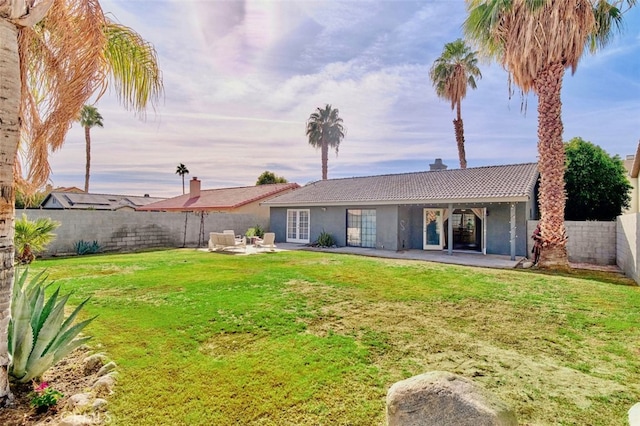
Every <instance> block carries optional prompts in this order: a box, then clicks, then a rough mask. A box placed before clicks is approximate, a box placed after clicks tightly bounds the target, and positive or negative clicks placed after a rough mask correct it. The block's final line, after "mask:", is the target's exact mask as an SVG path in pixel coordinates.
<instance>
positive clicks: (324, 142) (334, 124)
mask: <svg viewBox="0 0 640 426" xmlns="http://www.w3.org/2000/svg"><path fill="white" fill-rule="evenodd" d="M307 137H308V138H309V145H311V146H313V147H314V148H320V150H321V152H322V179H323V180H326V179H327V163H328V161H329V159H328V157H329V147H331V148H335V150H336V155H338V148H339V146H340V142H341V141H342V139H343V138H344V127H343V126H342V118H340V117H338V109H337V108H335V109H333V108H331V105H329V104H327V105H325V107H324V108H317V109H316V112H314V113H313V114H311V115H310V116H309V120H307Z"/></svg>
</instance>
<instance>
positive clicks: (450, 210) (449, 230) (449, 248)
mask: <svg viewBox="0 0 640 426" xmlns="http://www.w3.org/2000/svg"><path fill="white" fill-rule="evenodd" d="M447 212H448V213H449V217H448V219H449V222H448V224H447V241H448V243H447V253H448V254H449V256H452V255H453V204H449V208H448V209H447Z"/></svg>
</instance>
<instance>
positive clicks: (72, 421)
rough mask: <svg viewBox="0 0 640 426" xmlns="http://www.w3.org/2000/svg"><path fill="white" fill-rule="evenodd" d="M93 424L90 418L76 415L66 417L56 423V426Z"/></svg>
mask: <svg viewBox="0 0 640 426" xmlns="http://www.w3.org/2000/svg"><path fill="white" fill-rule="evenodd" d="M91 424H93V420H92V419H91V417H87V416H80V415H77V414H74V415H71V416H66V417H64V418H62V419H61V420H60V421H59V422H58V426H86V425H91Z"/></svg>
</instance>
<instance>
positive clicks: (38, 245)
mask: <svg viewBox="0 0 640 426" xmlns="http://www.w3.org/2000/svg"><path fill="white" fill-rule="evenodd" d="M58 226H60V222H56V221H55V220H52V219H51V218H48V217H42V218H40V219H36V220H29V219H28V218H27V215H26V214H24V213H23V214H22V218H20V219H16V222H15V240H14V241H15V246H16V261H17V262H19V263H23V264H24V263H31V262H33V260H34V259H35V258H36V256H35V255H36V253H39V252H41V251H43V250H44V249H45V247H46V246H47V244H49V243H50V242H51V241H52V240H53V239H54V238H55V236H56V234H54V233H53V231H54V230H55V229H56V228H57V227H58Z"/></svg>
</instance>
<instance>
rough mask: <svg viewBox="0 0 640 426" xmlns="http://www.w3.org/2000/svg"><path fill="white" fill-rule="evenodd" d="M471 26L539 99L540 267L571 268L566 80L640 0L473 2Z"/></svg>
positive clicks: (469, 0) (479, 41) (477, 39)
mask: <svg viewBox="0 0 640 426" xmlns="http://www.w3.org/2000/svg"><path fill="white" fill-rule="evenodd" d="M467 3H468V5H467V6H468V10H469V16H468V17H467V20H466V21H465V24H464V26H465V32H466V34H467V35H468V36H469V37H470V38H472V39H473V40H474V41H475V42H476V43H477V44H478V46H479V47H480V49H481V50H482V51H483V53H485V54H487V55H488V56H489V57H492V58H495V59H496V60H498V61H499V62H500V63H501V64H502V65H503V67H504V68H505V69H506V70H507V71H508V72H509V81H513V82H514V83H515V84H516V85H517V86H519V87H520V88H521V89H522V91H523V92H524V93H527V92H529V91H532V92H533V93H535V94H536V95H537V97H538V157H539V158H538V168H539V170H540V197H539V203H540V213H541V219H540V229H541V236H542V241H543V249H542V253H541V258H540V264H539V265H540V266H541V267H544V268H559V269H566V268H568V265H569V264H568V259H567V250H566V242H567V236H566V231H565V227H564V207H565V198H566V195H565V187H564V164H565V155H564V144H563V143H562V131H563V126H562V119H561V115H560V114H561V105H562V104H561V99H560V92H561V89H562V78H563V76H564V72H565V69H566V68H569V67H570V68H571V71H572V72H575V71H576V68H577V66H578V62H579V61H580V58H581V57H582V55H583V52H584V49H585V47H586V48H589V50H590V51H591V52H592V53H593V52H595V51H596V50H597V49H598V48H601V47H603V46H605V45H606V44H607V42H608V41H609V40H610V39H611V36H612V33H613V30H614V29H615V28H617V29H620V25H621V24H622V15H623V13H624V11H623V8H624V7H625V5H626V8H627V10H628V8H630V7H632V6H633V5H635V3H636V0H616V1H605V0H563V1H554V0H536V1H531V0H510V1H498V0H467Z"/></svg>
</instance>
